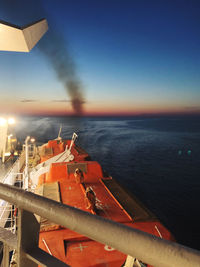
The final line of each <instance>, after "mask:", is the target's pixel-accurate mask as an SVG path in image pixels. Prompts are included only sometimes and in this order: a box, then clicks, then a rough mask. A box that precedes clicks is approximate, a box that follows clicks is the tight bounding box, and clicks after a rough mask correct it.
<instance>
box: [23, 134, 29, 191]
mask: <svg viewBox="0 0 200 267" xmlns="http://www.w3.org/2000/svg"><path fill="white" fill-rule="evenodd" d="M29 140H30V136H27V137H26V140H25V155H26V156H25V170H24V172H25V173H24V174H25V185H24V188H25V189H28V164H29V155H28V150H29V145H28V142H29Z"/></svg>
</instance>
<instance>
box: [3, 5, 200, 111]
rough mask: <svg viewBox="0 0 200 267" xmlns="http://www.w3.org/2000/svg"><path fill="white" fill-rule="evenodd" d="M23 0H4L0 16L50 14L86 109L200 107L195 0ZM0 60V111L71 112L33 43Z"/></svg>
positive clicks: (199, 22)
mask: <svg viewBox="0 0 200 267" xmlns="http://www.w3.org/2000/svg"><path fill="white" fill-rule="evenodd" d="M26 2H28V3H26ZM26 2H25V1H21V0H19V1H18V0H15V4H13V1H11V0H2V1H1V3H0V19H2V20H6V21H9V22H12V23H14V24H17V25H20V26H22V25H24V24H27V23H29V22H32V21H34V20H37V19H40V18H41V17H47V19H48V21H49V27H50V30H52V29H53V30H54V31H56V32H59V34H60V35H62V38H63V40H64V46H65V47H66V49H67V50H68V52H69V53H70V56H71V57H72V59H73V61H74V63H75V65H76V77H77V79H78V80H79V81H80V83H81V90H82V96H83V99H84V112H85V114H97V113H98V114H102V113H106V114H113V113H117V114H141V113H185V112H200V104H199V103H200V75H199V72H200V53H199V50H200V16H199V14H200V2H199V1H194V0H190V1H184V0H181V1H177V0H171V1H170V0H162V1H144V0H140V1H139V0H138V1H135V0H132V1H128V0H124V1H122V0H120V1H119V0H107V1H102V0H101V1H100V0H96V1H76V0H74V1H72V0H68V1H64V0H60V1H57V2H56V1H52V0H49V1H41V2H40V1H26ZM48 34H50V32H49V33H48ZM48 34H47V35H46V36H45V37H44V38H46V40H48ZM41 42H44V39H43V40H41ZM0 62H1V64H0V78H1V84H0V93H1V102H2V105H1V109H0V112H3V111H5V110H6V112H9V111H10V112H19V113H20V112H21V113H23V112H24V113H45V112H46V113H59V112H60V113H63V112H66V113H67V112H73V111H72V108H71V103H70V102H66V103H65V102H63V103H61V102H58V103H57V102H56V101H55V100H63V99H66V100H70V97H69V95H68V93H67V92H66V90H65V89H64V88H63V83H62V82H61V81H59V79H57V75H56V74H55V72H54V69H53V68H52V65H51V64H50V63H49V62H48V60H47V59H46V58H45V57H44V55H43V54H42V53H41V51H40V50H39V49H38V47H35V48H34V49H33V50H32V51H31V52H30V53H29V54H23V53H13V52H12V53H8V52H0ZM26 99H29V100H37V101H35V102H27V103H24V102H23V103H22V102H21V100H26ZM52 100H54V102H52Z"/></svg>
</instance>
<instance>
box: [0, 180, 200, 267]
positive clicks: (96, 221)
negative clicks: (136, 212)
mask: <svg viewBox="0 0 200 267" xmlns="http://www.w3.org/2000/svg"><path fill="white" fill-rule="evenodd" d="M0 198H2V199H5V200H6V201H8V202H10V203H14V204H15V205H17V206H18V207H19V208H21V209H24V210H27V211H29V212H32V213H36V214H38V215H40V216H42V217H43V218H46V219H48V220H50V221H52V222H55V223H57V224H60V225H62V226H64V227H66V228H69V229H71V230H73V231H75V232H78V233H80V234H82V235H84V236H87V237H89V238H91V239H93V240H96V241H98V242H100V243H103V244H106V245H108V246H111V247H112V248H115V249H117V250H119V251H121V252H123V253H124V254H127V255H131V256H132V257H134V258H137V259H139V260H141V261H143V262H145V263H148V264H151V265H153V266H157V267H158V266H159V267H172V266H176V267H183V266H184V267H193V266H195V267H200V252H199V251H197V250H194V249H191V248H188V247H185V246H182V245H179V244H177V243H174V242H170V241H167V240H163V239H160V238H159V237H155V236H153V235H150V234H147V233H144V232H142V231H139V230H137V229H133V228H130V227H127V226H125V225H122V224H119V223H116V222H113V221H110V220H107V219H104V218H101V217H99V216H96V215H92V214H90V213H88V212H84V211H82V210H79V209H76V208H73V207H70V206H67V205H64V204H62V203H59V202H56V201H54V200H51V199H47V198H44V197H42V196H39V195H36V194H33V193H31V192H27V191H24V190H22V189H19V188H16V187H14V186H10V185H6V184H0Z"/></svg>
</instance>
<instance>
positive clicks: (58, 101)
mask: <svg viewBox="0 0 200 267" xmlns="http://www.w3.org/2000/svg"><path fill="white" fill-rule="evenodd" d="M51 102H56V103H67V102H71V100H66V99H55V100H51Z"/></svg>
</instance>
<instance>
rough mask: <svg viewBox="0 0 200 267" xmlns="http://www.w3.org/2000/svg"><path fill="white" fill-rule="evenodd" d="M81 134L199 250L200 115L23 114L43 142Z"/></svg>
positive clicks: (22, 123)
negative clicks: (115, 116)
mask: <svg viewBox="0 0 200 267" xmlns="http://www.w3.org/2000/svg"><path fill="white" fill-rule="evenodd" d="M60 125H62V133H61V136H62V137H63V138H70V137H71V136H72V134H73V132H74V131H75V132H77V134H78V140H77V143H78V144H79V145H80V146H82V147H83V148H84V149H85V150H86V151H87V152H88V153H89V154H90V156H91V157H92V159H93V160H96V161H98V162H99V163H100V164H101V165H102V167H103V169H104V170H106V171H107V172H108V173H109V174H110V175H111V176H112V177H113V178H115V179H116V180H118V181H119V182H120V183H121V184H122V185H123V186H124V187H126V188H127V189H128V190H129V191H130V192H131V193H133V194H135V195H136V196H137V197H138V198H139V199H140V200H141V201H142V202H143V203H144V204H145V205H146V206H147V207H148V208H149V209H150V210H151V211H152V212H154V213H155V214H156V215H157V217H158V218H159V219H160V220H161V222H162V223H163V224H164V225H165V226H166V227H167V228H168V229H169V230H170V231H171V232H172V233H173V234H174V236H175V238H176V240H177V241H178V242H179V243H181V244H183V245H187V246H190V247H193V248H196V249H200V216H199V212H200V208H199V204H200V118H199V117H160V118H159V117H157V118H131V117H128V118H124V117H123V118H82V119H77V118H63V117H60V118H50V117H49V118H46V117H45V118H44V117H40V118H38V117H37V118H35V117H26V118H23V119H22V118H19V120H18V124H17V126H16V129H15V131H16V135H17V137H18V138H19V139H21V140H24V139H25V137H26V136H27V135H31V136H34V137H35V138H36V140H37V142H39V143H43V142H47V141H48V140H49V139H51V138H56V137H57V135H58V131H59V127H60Z"/></svg>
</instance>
